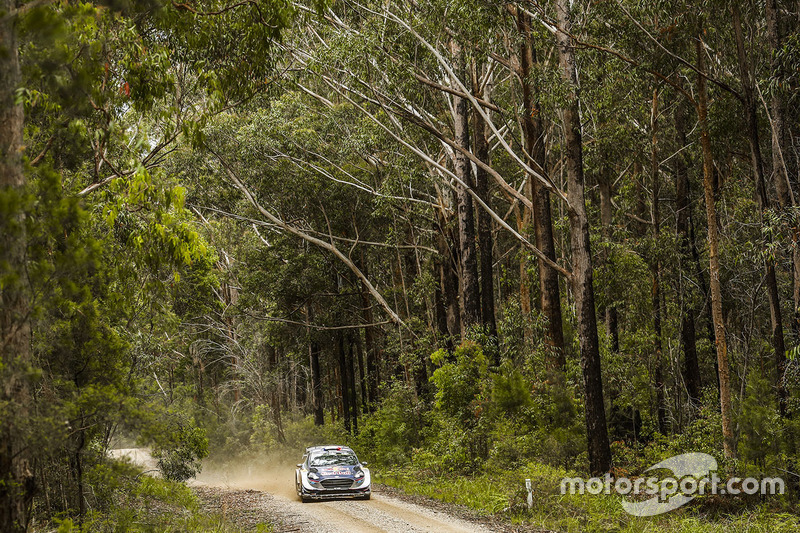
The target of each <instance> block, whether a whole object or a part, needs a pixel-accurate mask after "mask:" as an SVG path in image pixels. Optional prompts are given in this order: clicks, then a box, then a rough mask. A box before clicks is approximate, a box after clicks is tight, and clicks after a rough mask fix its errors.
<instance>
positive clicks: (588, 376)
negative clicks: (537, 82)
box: [556, 0, 611, 474]
mask: <svg viewBox="0 0 800 533" xmlns="http://www.w3.org/2000/svg"><path fill="white" fill-rule="evenodd" d="M569 5H570V3H569V0H556V11H557V14H558V26H559V31H558V32H557V33H556V38H557V41H558V43H557V44H558V53H559V60H560V61H559V63H560V67H561V73H562V76H563V78H564V80H565V81H566V82H567V83H568V84H569V85H570V87H571V90H570V94H569V97H568V102H567V105H566V107H565V108H564V110H563V116H564V130H565V137H566V150H565V156H566V160H567V199H568V201H569V204H570V209H571V210H570V213H569V222H570V239H571V246H572V284H573V291H574V293H575V306H576V308H577V318H578V338H579V341H580V347H581V367H582V369H583V383H584V394H585V409H586V438H587V443H588V451H589V468H590V470H591V472H592V473H593V474H599V473H603V472H608V471H609V469H610V468H611V448H610V446H609V443H608V428H607V425H606V411H605V405H604V404H603V381H602V374H601V369H600V344H599V340H598V337H597V316H596V314H595V308H594V288H593V287H592V251H591V244H590V240H589V217H588V216H587V214H586V200H585V198H584V177H583V145H582V140H581V123H580V116H579V113H578V95H577V72H576V70H575V45H574V43H573V41H572V37H571V29H572V28H571V26H572V24H571V19H570V13H569Z"/></svg>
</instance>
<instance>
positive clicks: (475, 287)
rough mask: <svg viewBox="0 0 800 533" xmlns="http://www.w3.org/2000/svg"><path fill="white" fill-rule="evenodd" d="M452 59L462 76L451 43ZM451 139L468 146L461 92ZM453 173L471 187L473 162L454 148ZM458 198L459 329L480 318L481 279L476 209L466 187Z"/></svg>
mask: <svg viewBox="0 0 800 533" xmlns="http://www.w3.org/2000/svg"><path fill="white" fill-rule="evenodd" d="M452 48H453V62H454V63H455V71H456V75H457V76H461V77H462V78H463V77H464V76H463V75H464V72H465V63H464V54H463V52H462V51H461V47H460V46H459V45H458V44H456V43H455V42H453V43H452ZM453 123H454V128H453V131H454V140H455V142H456V143H457V144H458V146H461V147H462V148H464V149H465V150H470V142H469V101H468V100H467V99H466V98H462V97H460V96H453ZM454 164H455V174H456V176H458V177H459V179H460V180H461V181H462V182H464V183H465V184H466V186H467V187H473V186H474V184H473V180H472V165H471V162H470V160H469V158H467V156H465V155H464V154H463V153H461V152H459V151H456V153H455V155H454ZM456 190H457V193H456V196H457V201H458V243H459V249H460V254H459V255H460V259H461V262H460V265H459V266H460V268H459V270H460V274H461V285H460V294H461V331H462V333H466V332H467V330H468V329H469V328H470V327H471V326H474V325H475V324H477V323H478V322H479V321H480V313H481V308H480V288H479V287H480V283H479V278H478V257H477V253H476V247H475V211H474V209H473V206H472V196H470V194H469V192H468V191H467V189H466V188H465V187H464V186H462V185H458V186H457V187H456Z"/></svg>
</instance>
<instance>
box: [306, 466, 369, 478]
mask: <svg viewBox="0 0 800 533" xmlns="http://www.w3.org/2000/svg"><path fill="white" fill-rule="evenodd" d="M356 468H358V467H357V466H315V467H312V468H311V471H312V472H316V473H317V474H318V475H319V476H320V477H355V471H356Z"/></svg>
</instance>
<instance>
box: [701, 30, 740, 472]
mask: <svg viewBox="0 0 800 533" xmlns="http://www.w3.org/2000/svg"><path fill="white" fill-rule="evenodd" d="M696 48H697V66H698V68H699V70H700V72H699V73H698V75H697V118H698V120H699V122H700V144H701V147H702V152H703V191H704V193H705V200H706V223H707V225H708V263H709V266H708V272H709V278H710V279H709V283H710V287H711V318H712V320H713V321H714V332H715V337H716V347H717V374H718V377H719V403H720V414H721V415H722V437H723V448H724V451H725V457H727V458H729V459H732V458H735V457H736V442H735V441H734V437H733V423H732V415H733V411H732V408H731V373H730V366H729V364H728V343H727V340H726V338H725V322H724V318H723V316H722V287H721V285H720V280H719V231H718V229H717V207H716V203H715V200H714V159H713V155H712V152H711V137H710V135H709V133H708V88H707V86H706V78H705V77H704V76H703V73H704V72H705V70H706V66H705V50H704V45H703V42H702V39H701V38H700V35H698V36H697V42H696Z"/></svg>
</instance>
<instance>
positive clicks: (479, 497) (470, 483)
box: [373, 463, 800, 533]
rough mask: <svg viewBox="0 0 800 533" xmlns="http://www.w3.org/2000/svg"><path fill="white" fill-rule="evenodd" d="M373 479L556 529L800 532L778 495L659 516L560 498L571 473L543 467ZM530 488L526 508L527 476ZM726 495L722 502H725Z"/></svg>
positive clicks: (615, 500) (702, 500) (590, 499)
mask: <svg viewBox="0 0 800 533" xmlns="http://www.w3.org/2000/svg"><path fill="white" fill-rule="evenodd" d="M373 475H374V477H375V481H377V482H378V483H383V484H385V485H389V486H392V487H395V488H398V489H401V490H403V491H405V492H406V493H409V494H415V495H420V496H426V497H430V498H435V499H437V500H441V501H444V502H448V503H454V504H459V505H464V506H467V507H469V508H471V509H473V510H475V511H477V512H478V513H479V514H481V515H485V516H497V517H503V518H506V519H508V520H510V521H512V522H513V523H517V524H526V525H530V526H534V527H538V528H542V529H545V530H553V531H559V532H569V533H572V532H575V533H578V532H580V533H584V532H594V531H604V532H619V533H646V532H653V533H655V532H669V533H700V532H703V533H706V532H708V533H742V532H752V533H762V532H763V533H778V532H784V531H785V532H787V533H788V532H796V531H800V517H799V516H798V515H797V514H794V511H796V510H795V509H791V508H789V507H788V505H787V504H786V502H785V501H784V500H783V499H782V497H780V496H767V497H765V498H766V499H765V500H763V501H759V500H756V499H752V500H743V499H734V498H732V497H716V498H717V499H716V500H715V499H712V497H698V498H696V499H695V500H694V501H692V502H690V503H689V504H687V505H685V506H683V507H681V508H679V509H676V510H674V511H671V512H669V513H665V514H662V515H658V516H653V517H644V518H642V517H635V516H631V515H629V514H627V513H626V512H625V511H624V509H623V508H622V506H621V505H620V499H621V497H620V496H616V495H605V494H600V495H591V494H585V495H579V494H575V495H571V494H567V495H562V494H561V493H560V486H561V479H562V478H564V477H571V476H573V475H574V474H572V473H569V472H567V471H566V470H563V469H559V468H553V467H549V466H545V465H541V464H535V463H532V464H529V465H527V466H526V467H524V468H520V469H517V470H508V471H500V472H494V473H482V474H478V475H474V476H462V475H454V474H448V475H438V476H437V475H433V474H432V473H430V472H429V471H425V470H422V469H417V468H414V467H412V466H408V467H396V468H392V469H378V468H376V469H375V471H374V473H373ZM526 478H528V479H531V482H532V485H533V505H532V507H531V508H530V509H528V507H527V491H526V489H525V479H526ZM723 498H724V499H723Z"/></svg>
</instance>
